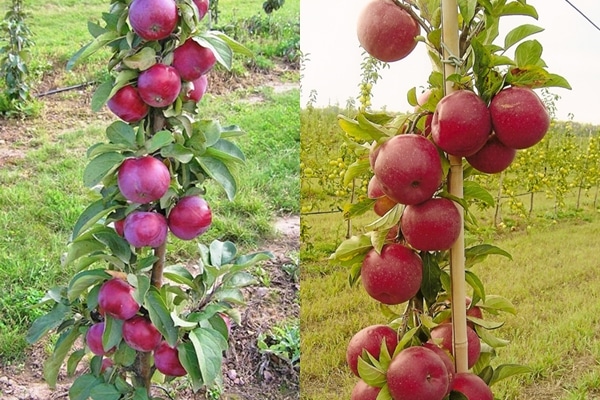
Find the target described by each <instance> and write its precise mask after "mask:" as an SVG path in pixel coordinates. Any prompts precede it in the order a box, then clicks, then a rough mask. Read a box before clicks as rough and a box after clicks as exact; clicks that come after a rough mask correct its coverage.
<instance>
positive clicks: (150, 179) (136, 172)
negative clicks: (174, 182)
mask: <svg viewBox="0 0 600 400" xmlns="http://www.w3.org/2000/svg"><path fill="white" fill-rule="evenodd" d="M170 183H171V174H170V173H169V169H168V168H167V167H166V166H165V164H163V163H162V162H161V161H160V160H159V159H157V158H154V157H152V156H143V157H138V158H128V159H126V160H125V161H123V163H122V164H121V166H120V167H119V171H118V174H117V184H118V186H119V190H120V191H121V193H122V194H123V196H125V198H126V199H127V200H129V201H131V202H133V203H140V204H146V203H150V202H152V201H155V200H158V199H160V198H161V197H162V196H163V195H164V194H165V193H167V190H168V189H169V185H170Z"/></svg>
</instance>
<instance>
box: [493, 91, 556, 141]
mask: <svg viewBox="0 0 600 400" xmlns="http://www.w3.org/2000/svg"><path fill="white" fill-rule="evenodd" d="M490 114H491V116H492V124H493V126H494V131H495V132H496V136H498V140H500V141H501V142H502V143H504V145H506V146H508V147H512V148H513V149H526V148H528V147H531V146H533V145H534V144H536V143H538V142H539V141H540V140H542V139H543V138H544V135H546V132H547V131H548V128H549V127H550V115H549V114H548V111H547V110H546V107H545V106H544V103H542V101H541V100H540V98H539V97H538V95H537V94H536V93H535V92H534V91H533V90H532V89H529V88H526V87H517V86H513V87H509V88H506V89H504V90H502V91H500V92H499V93H498V94H497V95H495V96H494V97H493V98H492V101H491V103H490Z"/></svg>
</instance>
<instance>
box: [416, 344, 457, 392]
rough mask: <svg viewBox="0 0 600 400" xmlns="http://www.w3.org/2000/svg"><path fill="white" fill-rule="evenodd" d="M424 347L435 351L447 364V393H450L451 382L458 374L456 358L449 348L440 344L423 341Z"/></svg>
mask: <svg viewBox="0 0 600 400" xmlns="http://www.w3.org/2000/svg"><path fill="white" fill-rule="evenodd" d="M423 347H425V348H427V349H429V350H431V351H433V352H434V353H435V354H437V355H438V357H439V358H440V359H441V360H442V361H443V363H444V365H445V366H446V371H448V383H449V385H448V391H447V393H446V394H448V393H450V389H451V383H452V381H453V380H454V375H455V374H456V367H455V366H454V360H453V359H452V355H451V354H450V352H449V351H448V350H445V349H442V348H441V347H440V346H438V345H436V344H433V343H430V342H427V343H423Z"/></svg>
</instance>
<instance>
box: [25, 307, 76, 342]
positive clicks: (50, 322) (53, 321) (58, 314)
mask: <svg viewBox="0 0 600 400" xmlns="http://www.w3.org/2000/svg"><path fill="white" fill-rule="evenodd" d="M70 312H71V308H70V307H69V306H66V305H64V304H62V303H56V304H54V307H52V310H51V311H50V312H49V313H48V314H45V315H42V316H41V317H38V318H37V319H36V320H35V321H33V323H32V324H31V327H29V330H28V331H27V336H25V340H27V343H29V344H33V343H36V342H37V341H38V340H40V339H41V338H42V336H44V335H45V334H46V333H48V332H49V331H50V330H52V329H54V328H56V327H57V326H59V325H60V324H61V323H62V322H63V321H64V320H65V319H66V318H67V317H68V316H69V314H70Z"/></svg>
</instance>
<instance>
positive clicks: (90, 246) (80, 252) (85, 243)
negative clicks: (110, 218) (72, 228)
mask: <svg viewBox="0 0 600 400" xmlns="http://www.w3.org/2000/svg"><path fill="white" fill-rule="evenodd" d="M80 238H81V237H79V238H78V239H80ZM104 249H105V246H104V244H103V243H100V242H99V241H98V240H96V239H89V240H76V241H75V242H73V243H71V244H69V247H68V249H67V257H66V258H65V260H64V262H63V264H64V265H65V266H68V265H70V264H71V263H72V262H73V261H75V260H77V259H79V258H80V257H83V256H86V255H88V254H90V253H93V252H95V251H99V250H104Z"/></svg>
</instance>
